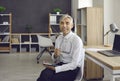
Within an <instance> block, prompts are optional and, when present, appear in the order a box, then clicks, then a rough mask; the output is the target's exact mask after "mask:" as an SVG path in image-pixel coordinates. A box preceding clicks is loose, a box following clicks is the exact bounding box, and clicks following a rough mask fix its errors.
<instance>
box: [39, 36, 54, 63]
mask: <svg viewBox="0 0 120 81" xmlns="http://www.w3.org/2000/svg"><path fill="white" fill-rule="evenodd" d="M37 38H38V44H39V47H40V48H43V50H41V52H40V53H39V54H38V56H37V63H39V59H40V57H41V56H42V54H43V53H44V52H45V51H47V52H48V53H49V54H50V55H52V53H51V51H50V50H49V49H48V48H50V47H53V43H52V40H51V39H50V38H47V37H43V36H40V35H37Z"/></svg>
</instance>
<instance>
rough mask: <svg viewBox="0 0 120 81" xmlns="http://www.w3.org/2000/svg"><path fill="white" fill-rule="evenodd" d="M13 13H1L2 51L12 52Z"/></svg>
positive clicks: (0, 35)
mask: <svg viewBox="0 0 120 81" xmlns="http://www.w3.org/2000/svg"><path fill="white" fill-rule="evenodd" d="M11 26H12V13H9V14H0V53H1V52H10V49H11V45H10V40H11V39H10V38H11V35H10V34H11Z"/></svg>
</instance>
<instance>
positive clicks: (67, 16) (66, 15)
mask: <svg viewBox="0 0 120 81" xmlns="http://www.w3.org/2000/svg"><path fill="white" fill-rule="evenodd" d="M65 18H69V19H70V20H71V23H72V24H73V18H72V17H71V16H70V15H68V14H65V15H63V16H62V17H61V18H60V22H61V21H62V20H64V19H65Z"/></svg>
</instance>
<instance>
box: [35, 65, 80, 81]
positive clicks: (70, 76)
mask: <svg viewBox="0 0 120 81" xmlns="http://www.w3.org/2000/svg"><path fill="white" fill-rule="evenodd" d="M62 64H64V63H59V64H58V65H62ZM79 70H80V68H79V67H77V68H76V69H74V70H68V71H64V72H59V73H55V71H53V70H50V69H48V68H45V69H44V70H43V71H42V72H41V73H40V76H39V77H38V79H37V81H74V80H75V78H76V76H77V74H78V72H79Z"/></svg>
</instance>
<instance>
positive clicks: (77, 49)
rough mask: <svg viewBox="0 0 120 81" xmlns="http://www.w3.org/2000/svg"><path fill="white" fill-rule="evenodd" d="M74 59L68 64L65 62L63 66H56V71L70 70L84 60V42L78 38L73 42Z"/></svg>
mask: <svg viewBox="0 0 120 81" xmlns="http://www.w3.org/2000/svg"><path fill="white" fill-rule="evenodd" d="M72 44H73V47H72V52H71V53H72V61H71V62H70V63H68V64H64V65H62V66H56V67H55V71H56V73H59V72H63V71H68V70H74V69H75V68H76V67H78V66H79V64H80V62H82V61H81V60H82V56H83V52H82V50H83V43H82V40H81V39H79V38H77V39H74V42H73V43H72Z"/></svg>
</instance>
